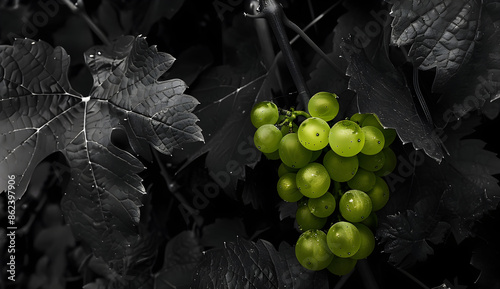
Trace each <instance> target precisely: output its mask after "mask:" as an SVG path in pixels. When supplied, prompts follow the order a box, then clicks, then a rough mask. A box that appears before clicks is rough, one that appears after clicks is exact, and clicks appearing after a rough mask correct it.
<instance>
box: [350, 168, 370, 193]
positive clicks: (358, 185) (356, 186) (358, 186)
mask: <svg viewBox="0 0 500 289" xmlns="http://www.w3.org/2000/svg"><path fill="white" fill-rule="evenodd" d="M376 178H377V177H376V176H375V174H374V173H373V172H370V171H367V170H365V169H363V168H359V169H358V171H357V172H356V174H355V175H354V177H353V178H352V179H350V180H349V181H347V185H348V186H349V188H351V189H353V190H360V191H363V192H367V191H369V190H371V189H372V188H373V186H375V180H376Z"/></svg>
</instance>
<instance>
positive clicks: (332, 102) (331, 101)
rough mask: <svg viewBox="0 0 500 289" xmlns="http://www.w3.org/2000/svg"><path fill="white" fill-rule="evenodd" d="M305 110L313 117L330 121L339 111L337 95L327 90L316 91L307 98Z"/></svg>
mask: <svg viewBox="0 0 500 289" xmlns="http://www.w3.org/2000/svg"><path fill="white" fill-rule="evenodd" d="M307 110H309V114H310V115H311V116H313V117H318V118H321V119H323V120H325V121H330V120H332V119H334V118H335V117H336V116H337V114H338V113H339V102H338V100H337V95H335V94H334V93H329V92H318V93H316V94H315V95H313V96H312V97H311V99H310V100H309V102H308V104H307Z"/></svg>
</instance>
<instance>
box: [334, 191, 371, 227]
mask: <svg viewBox="0 0 500 289" xmlns="http://www.w3.org/2000/svg"><path fill="white" fill-rule="evenodd" d="M339 211H340V214H341V215H342V217H344V219H346V220H347V221H349V222H353V223H356V222H361V221H363V220H365V219H366V218H368V216H369V215H370V213H371V212H372V201H371V199H370V197H369V196H368V195H367V194H366V193H365V192H363V191H360V190H349V191H347V192H345V193H344V194H343V195H342V197H340V200H339Z"/></svg>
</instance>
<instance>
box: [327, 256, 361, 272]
mask: <svg viewBox="0 0 500 289" xmlns="http://www.w3.org/2000/svg"><path fill="white" fill-rule="evenodd" d="M356 263H358V260H356V259H352V258H340V257H337V256H335V255H333V259H332V262H330V265H328V267H326V269H328V271H330V273H332V274H335V275H337V276H343V275H346V274H348V273H349V272H351V271H352V270H354V267H356Z"/></svg>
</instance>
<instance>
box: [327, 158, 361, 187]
mask: <svg viewBox="0 0 500 289" xmlns="http://www.w3.org/2000/svg"><path fill="white" fill-rule="evenodd" d="M323 166H325V168H326V170H327V171H328V174H329V175H330V178H331V179H332V180H334V181H337V182H347V181H349V180H350V179H352V178H353V177H354V176H355V175H356V172H357V171H358V168H359V161H358V157H357V155H355V156H352V157H343V156H339V155H338V154H336V153H335V152H334V151H332V150H329V151H328V152H327V153H326V154H325V156H324V157H323Z"/></svg>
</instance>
